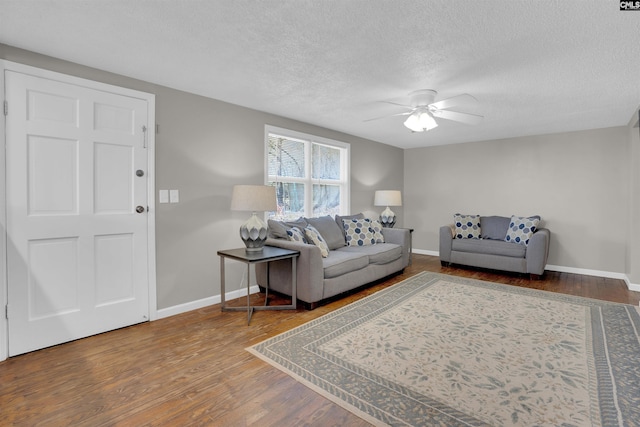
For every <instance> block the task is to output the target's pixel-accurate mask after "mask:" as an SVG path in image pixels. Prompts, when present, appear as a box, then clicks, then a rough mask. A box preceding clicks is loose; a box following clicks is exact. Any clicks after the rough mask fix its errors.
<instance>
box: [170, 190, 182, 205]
mask: <svg viewBox="0 0 640 427" xmlns="http://www.w3.org/2000/svg"><path fill="white" fill-rule="evenodd" d="M178 202H180V192H179V191H178V190H169V203H178Z"/></svg>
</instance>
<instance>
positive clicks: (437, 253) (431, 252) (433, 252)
mask: <svg viewBox="0 0 640 427" xmlns="http://www.w3.org/2000/svg"><path fill="white" fill-rule="evenodd" d="M411 252H413V253H414V254H420V255H431V256H440V252H438V251H427V250H425V249H413V250H412V251H411Z"/></svg>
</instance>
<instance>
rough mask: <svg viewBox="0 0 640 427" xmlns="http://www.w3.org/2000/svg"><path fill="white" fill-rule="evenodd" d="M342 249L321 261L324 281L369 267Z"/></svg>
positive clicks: (362, 258)
mask: <svg viewBox="0 0 640 427" xmlns="http://www.w3.org/2000/svg"><path fill="white" fill-rule="evenodd" d="M513 246H516V245H513ZM518 246H520V245H518ZM343 249H346V248H341V249H338V250H335V251H330V252H329V256H328V257H326V258H323V259H322V268H323V270H324V278H325V279H331V278H332V277H338V276H342V275H343V274H346V273H349V272H352V271H356V270H360V269H361V268H365V267H366V266H367V265H369V257H368V256H367V255H366V254H363V253H358V252H349V251H344V250H343Z"/></svg>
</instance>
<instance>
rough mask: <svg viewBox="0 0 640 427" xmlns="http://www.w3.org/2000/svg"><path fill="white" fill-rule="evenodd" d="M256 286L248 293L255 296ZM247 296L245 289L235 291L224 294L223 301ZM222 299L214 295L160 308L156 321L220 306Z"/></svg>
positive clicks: (257, 289)
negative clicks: (215, 305) (212, 306)
mask: <svg viewBox="0 0 640 427" xmlns="http://www.w3.org/2000/svg"><path fill="white" fill-rule="evenodd" d="M259 290H260V289H259V288H258V285H253V286H251V288H250V289H249V292H250V293H252V294H255V293H257V292H259ZM246 295H247V290H246V289H239V290H237V291H231V292H227V293H226V294H225V301H229V300H232V299H236V298H240V297H244V296H246ZM221 301H222V298H220V295H214V296H212V297H207V298H202V299H199V300H196V301H190V302H187V303H184V304H179V305H174V306H172V307H167V308H162V309H160V310H158V319H163V318H165V317H171V316H175V315H176V314H181V313H186V312H187V311H192V310H198V309H200V308H203V307H208V306H210V305H214V304H220V302H221Z"/></svg>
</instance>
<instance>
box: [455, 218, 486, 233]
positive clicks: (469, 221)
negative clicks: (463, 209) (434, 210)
mask: <svg viewBox="0 0 640 427" xmlns="http://www.w3.org/2000/svg"><path fill="white" fill-rule="evenodd" d="M453 224H454V225H455V227H456V229H455V234H456V239H479V238H480V234H481V233H480V215H461V214H455V215H454V216H453Z"/></svg>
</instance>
